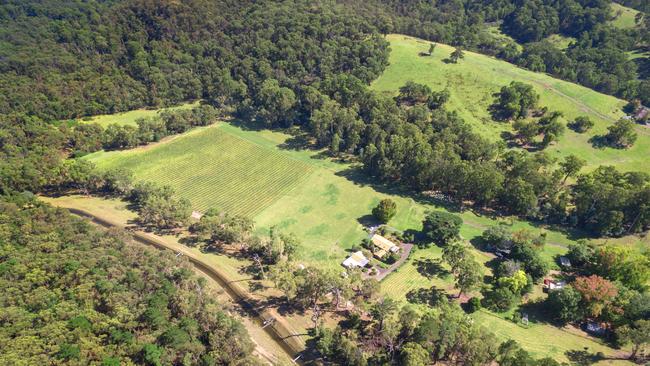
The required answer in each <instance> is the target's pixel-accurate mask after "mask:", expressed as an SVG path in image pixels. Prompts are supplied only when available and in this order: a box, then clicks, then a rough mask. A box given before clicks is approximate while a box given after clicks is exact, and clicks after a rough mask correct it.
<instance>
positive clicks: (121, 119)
mask: <svg viewBox="0 0 650 366" xmlns="http://www.w3.org/2000/svg"><path fill="white" fill-rule="evenodd" d="M198 105H199V102H198V101H196V102H192V103H186V104H181V105H179V106H175V107H169V108H162V109H136V110H133V111H128V112H122V113H116V114H101V115H97V116H92V117H88V118H81V119H79V120H78V121H84V122H95V123H99V124H100V125H102V126H103V127H106V126H108V125H110V124H112V123H117V124H120V125H131V126H135V125H136V123H135V121H136V120H137V119H139V118H146V117H154V116H156V115H157V114H159V113H160V112H162V111H166V110H169V111H171V110H175V109H190V108H193V107H196V106H198Z"/></svg>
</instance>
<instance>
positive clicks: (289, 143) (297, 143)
mask: <svg viewBox="0 0 650 366" xmlns="http://www.w3.org/2000/svg"><path fill="white" fill-rule="evenodd" d="M278 148H280V149H282V150H295V151H299V150H318V149H319V147H318V146H317V145H316V144H315V143H314V141H313V139H312V138H311V137H309V135H308V134H307V133H301V134H295V135H293V136H291V137H289V138H288V139H286V140H285V141H284V142H283V143H281V144H280V145H278Z"/></svg>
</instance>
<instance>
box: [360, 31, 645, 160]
mask: <svg viewBox="0 0 650 366" xmlns="http://www.w3.org/2000/svg"><path fill="white" fill-rule="evenodd" d="M387 38H388V40H389V41H390V44H391V54H390V66H389V67H388V68H387V70H386V71H385V72H384V73H383V74H382V76H380V77H379V78H378V79H377V80H376V81H375V82H374V83H373V84H372V87H373V88H374V89H375V90H377V91H380V92H384V93H386V94H388V95H394V94H396V93H397V90H398V89H399V87H400V86H402V85H404V83H405V82H406V81H408V80H412V81H415V82H419V83H424V84H427V85H429V86H430V87H431V88H432V89H433V90H442V89H444V88H448V89H449V91H450V92H451V99H450V101H449V102H448V108H449V109H450V110H454V111H456V112H458V114H459V115H460V116H462V117H463V118H464V119H465V120H466V121H467V122H468V123H470V124H471V125H472V126H473V127H474V128H475V130H476V131H478V132H480V133H481V134H483V135H484V136H487V137H489V138H491V139H492V140H499V139H501V137H500V135H501V133H502V132H504V131H510V130H511V127H510V125H509V124H507V123H503V122H496V121H494V120H492V118H491V116H490V113H489V112H488V107H489V106H490V104H492V102H493V100H494V97H493V96H492V95H493V94H494V93H495V92H497V91H498V90H499V89H500V88H501V86H504V85H508V84H509V83H510V82H511V81H521V82H525V83H528V84H531V85H533V86H534V88H535V90H536V91H537V92H538V93H539V94H540V97H541V98H540V105H542V106H548V108H549V110H557V111H560V112H562V113H563V114H564V119H565V122H566V121H571V120H573V119H575V118H576V117H578V116H583V115H584V116H589V117H590V118H591V119H592V120H593V121H594V122H595V123H596V125H595V127H594V128H593V129H592V130H590V131H588V132H587V133H584V134H578V133H575V132H573V131H571V130H567V131H566V133H565V135H564V136H563V137H562V138H561V139H560V141H559V142H558V143H555V144H552V145H551V146H549V147H548V148H547V149H546V151H548V152H550V153H551V154H553V155H555V156H566V155H568V154H576V155H578V156H581V157H583V158H584V159H587V161H588V164H589V168H595V167H596V166H598V165H603V164H609V165H615V166H617V167H618V168H620V169H622V170H643V171H648V167H647V163H646V161H647V156H648V154H649V153H650V136H649V134H650V130H649V129H647V128H646V127H643V126H638V128H637V130H638V132H639V138H638V140H637V142H636V144H635V145H634V146H633V147H632V148H630V149H627V150H617V149H612V148H600V149H597V148H594V147H593V146H592V144H591V142H589V139H590V138H592V137H593V136H596V135H601V134H603V133H605V131H606V129H607V126H609V125H611V124H612V123H613V122H615V121H616V120H617V119H619V118H621V117H622V116H624V113H623V112H622V110H621V109H622V107H623V106H624V105H625V102H624V101H622V100H620V99H617V98H615V97H612V96H609V95H605V94H601V93H598V92H595V91H593V90H591V89H588V88H585V87H582V86H579V85H577V84H572V83H569V82H566V81H562V80H559V79H555V78H553V77H550V76H548V75H545V74H539V73H534V72H531V71H528V70H524V69H521V68H519V67H516V66H514V65H512V64H510V63H507V62H505V61H501V60H497V59H495V58H492V57H489V56H485V55H481V54H477V53H473V52H468V51H466V52H465V58H464V59H462V60H460V61H459V62H458V63H457V64H451V63H445V62H444V60H445V59H446V58H448V57H449V55H450V53H451V52H452V51H453V50H454V48H453V47H451V46H447V45H444V44H438V46H437V47H436V49H435V51H434V53H433V55H432V56H430V57H423V56H419V53H420V52H423V51H427V50H428V47H429V43H428V42H425V41H422V40H419V39H416V38H412V37H407V36H403V35H389V36H387Z"/></svg>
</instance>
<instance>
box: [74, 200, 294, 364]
mask: <svg viewBox="0 0 650 366" xmlns="http://www.w3.org/2000/svg"><path fill="white" fill-rule="evenodd" d="M67 209H68V210H69V211H70V212H71V213H73V214H75V215H77V216H81V217H85V218H88V219H90V220H91V221H92V222H94V223H96V224H99V225H101V226H104V227H117V228H120V229H127V230H128V228H127V227H126V226H125V225H124V224H121V223H118V222H113V221H111V220H108V219H105V218H102V217H98V216H96V215H94V214H92V213H90V212H87V211H85V210H81V209H77V208H67ZM129 232H130V233H131V234H132V235H133V239H134V240H135V241H137V242H139V243H141V244H146V245H150V246H154V247H156V248H159V249H165V250H172V251H174V252H175V253H180V254H183V255H185V256H186V257H187V258H188V259H189V260H190V262H191V263H192V264H193V265H194V266H195V267H196V269H197V270H199V271H201V272H202V273H204V274H205V275H207V276H209V277H210V278H211V279H212V280H214V281H215V282H216V283H217V284H219V285H220V286H221V287H222V288H223V289H224V290H225V292H226V293H227V294H228V295H229V297H230V298H232V300H233V301H234V302H236V303H237V304H238V305H239V306H241V308H242V310H244V311H245V312H247V313H248V314H250V315H251V317H252V319H255V320H256V321H257V323H258V324H257V325H258V326H260V325H259V324H262V323H270V325H268V326H266V327H264V328H263V329H264V331H266V333H268V334H269V335H270V336H271V338H272V339H273V340H274V341H275V342H276V343H277V344H278V346H279V348H280V349H282V350H283V351H285V352H286V354H287V356H288V357H289V358H290V359H294V358H295V357H296V356H297V355H298V354H300V353H302V352H303V351H304V350H305V342H304V340H303V339H302V336H301V335H300V334H299V333H298V332H296V331H295V330H294V329H293V327H292V326H291V325H290V324H289V322H288V321H287V320H286V319H285V318H284V317H282V316H280V315H279V314H278V313H277V312H276V311H275V310H274V309H271V308H264V307H256V306H255V305H254V304H256V303H257V301H256V299H255V298H254V297H253V296H252V295H251V294H250V293H249V292H248V291H247V290H245V289H244V288H243V287H242V286H241V285H239V284H238V283H237V282H236V281H231V280H230V279H229V278H228V276H227V275H226V274H225V273H224V272H223V271H222V270H221V269H220V268H217V267H215V266H212V265H210V264H208V263H206V262H204V261H203V260H201V259H200V258H198V257H196V256H195V254H194V253H192V252H190V251H189V250H187V248H186V247H184V246H183V245H181V244H174V243H169V242H167V241H165V240H163V239H162V238H160V237H158V236H157V235H154V234H151V233H146V232H143V231H138V230H129ZM260 327H261V326H260ZM264 353H265V354H269V352H268V351H267V350H265V351H264Z"/></svg>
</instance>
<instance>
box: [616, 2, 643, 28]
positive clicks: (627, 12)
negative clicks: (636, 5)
mask: <svg viewBox="0 0 650 366" xmlns="http://www.w3.org/2000/svg"><path fill="white" fill-rule="evenodd" d="M637 14H639V11H638V10H635V9H632V8H628V7H626V6H623V5H621V4H618V3H615V2H612V15H613V16H614V19H613V20H611V21H610V24H611V25H613V26H614V27H616V28H620V29H630V28H635V27H636V26H637V24H636V16H637Z"/></svg>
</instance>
